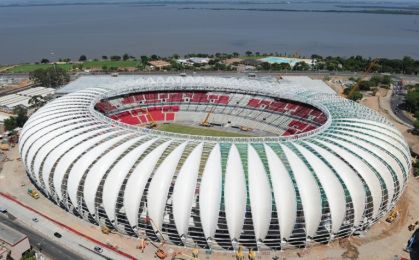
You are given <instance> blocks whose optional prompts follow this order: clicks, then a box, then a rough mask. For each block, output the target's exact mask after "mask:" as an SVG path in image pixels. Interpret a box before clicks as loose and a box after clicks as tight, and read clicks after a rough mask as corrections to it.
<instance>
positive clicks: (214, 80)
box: [57, 75, 335, 95]
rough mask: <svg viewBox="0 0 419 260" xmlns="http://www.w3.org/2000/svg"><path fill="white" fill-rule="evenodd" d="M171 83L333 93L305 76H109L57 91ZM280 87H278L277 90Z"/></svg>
mask: <svg viewBox="0 0 419 260" xmlns="http://www.w3.org/2000/svg"><path fill="white" fill-rule="evenodd" d="M152 81H155V82H162V83H167V82H169V81H170V82H172V84H173V85H175V84H178V85H181V84H186V83H185V82H202V83H203V84H206V85H208V84H222V83H224V84H235V85H237V86H236V87H239V88H240V87H241V88H246V87H249V84H256V85H259V86H262V85H268V86H271V87H272V86H273V87H274V89H275V88H281V89H287V88H293V89H299V90H304V89H310V90H313V91H317V92H320V93H330V94H334V93H335V92H334V91H333V90H332V89H331V88H330V87H329V86H328V85H327V84H326V83H324V82H323V81H322V80H313V79H310V78H309V77H306V76H284V77H283V80H279V81H277V80H276V79H274V78H271V77H265V78H258V79H255V80H249V79H247V78H245V77H239V78H236V77H199V76H188V77H176V76H174V77H167V76H138V75H119V76H118V77H112V76H110V75H101V76H81V77H79V78H78V79H76V80H74V81H72V82H70V83H69V84H67V85H66V86H64V87H62V88H60V89H58V90H57V94H61V95H62V94H68V93H72V92H75V91H79V90H83V89H86V88H96V87H98V88H104V89H109V90H119V89H125V88H129V87H135V86H138V85H141V84H142V83H147V84H148V82H152ZM278 83H279V86H278Z"/></svg>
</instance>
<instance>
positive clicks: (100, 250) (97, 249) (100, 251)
mask: <svg viewBox="0 0 419 260" xmlns="http://www.w3.org/2000/svg"><path fill="white" fill-rule="evenodd" d="M95 251H96V252H98V253H102V252H103V249H102V248H101V247H100V246H95Z"/></svg>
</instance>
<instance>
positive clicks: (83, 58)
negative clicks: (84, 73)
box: [79, 54, 87, 61]
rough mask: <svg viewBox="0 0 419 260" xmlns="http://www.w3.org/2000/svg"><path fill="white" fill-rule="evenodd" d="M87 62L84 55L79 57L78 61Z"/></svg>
mask: <svg viewBox="0 0 419 260" xmlns="http://www.w3.org/2000/svg"><path fill="white" fill-rule="evenodd" d="M86 60H87V57H86V55H84V54H83V55H81V56H80V58H79V61H86Z"/></svg>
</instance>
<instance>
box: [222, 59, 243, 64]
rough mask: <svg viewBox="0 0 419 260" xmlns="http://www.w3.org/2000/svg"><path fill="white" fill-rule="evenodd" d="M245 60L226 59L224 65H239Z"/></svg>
mask: <svg viewBox="0 0 419 260" xmlns="http://www.w3.org/2000/svg"><path fill="white" fill-rule="evenodd" d="M242 61H243V59H240V58H230V59H226V60H224V64H226V65H238V64H240V63H242Z"/></svg>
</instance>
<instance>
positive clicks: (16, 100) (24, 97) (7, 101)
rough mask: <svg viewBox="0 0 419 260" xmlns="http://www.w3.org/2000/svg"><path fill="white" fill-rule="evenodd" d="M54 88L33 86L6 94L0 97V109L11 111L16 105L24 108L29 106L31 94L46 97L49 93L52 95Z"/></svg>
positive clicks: (6, 111)
mask: <svg viewBox="0 0 419 260" xmlns="http://www.w3.org/2000/svg"><path fill="white" fill-rule="evenodd" d="M54 92H55V89H53V88H45V87H34V88H30V89H26V90H23V91H20V92H17V93H16V94H9V95H6V96H2V97H0V111H3V112H5V113H13V110H14V109H15V108H16V107H22V108H25V109H28V108H29V100H30V99H31V98H32V97H33V96H42V97H46V96H49V95H53V94H54Z"/></svg>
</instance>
